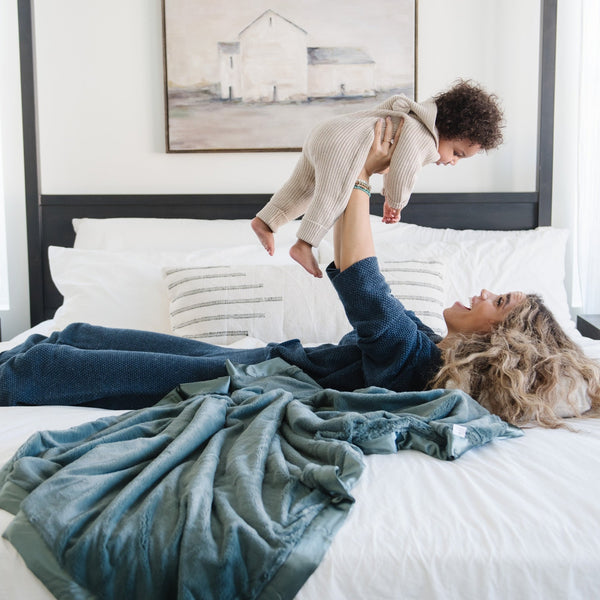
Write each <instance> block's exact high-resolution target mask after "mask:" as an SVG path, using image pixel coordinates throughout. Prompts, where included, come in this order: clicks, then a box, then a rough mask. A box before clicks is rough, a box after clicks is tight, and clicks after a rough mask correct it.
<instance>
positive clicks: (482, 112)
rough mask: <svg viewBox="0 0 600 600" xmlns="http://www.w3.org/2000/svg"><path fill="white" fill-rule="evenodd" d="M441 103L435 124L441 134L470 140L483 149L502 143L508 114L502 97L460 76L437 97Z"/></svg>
mask: <svg viewBox="0 0 600 600" xmlns="http://www.w3.org/2000/svg"><path fill="white" fill-rule="evenodd" d="M434 100H435V103H436V105H437V116H436V119H435V124H436V127H437V129H438V132H439V134H440V137H442V138H445V139H450V140H469V141H471V142H473V143H475V144H479V145H480V146H481V148H482V150H492V149H493V148H497V147H498V146H500V144H502V127H503V126H504V115H503V112H502V110H501V109H500V106H499V98H498V96H496V95H495V94H489V93H487V92H486V91H485V90H484V89H483V88H482V87H481V86H480V85H478V84H477V83H475V82H473V81H469V80H463V79H460V80H458V83H456V84H455V85H454V86H453V87H451V88H450V89H449V90H448V91H446V92H441V93H440V94H438V95H437V96H435V97H434Z"/></svg>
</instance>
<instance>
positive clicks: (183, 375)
mask: <svg viewBox="0 0 600 600" xmlns="http://www.w3.org/2000/svg"><path fill="white" fill-rule="evenodd" d="M78 345H79V346H82V347H78ZM90 346H91V347H90ZM171 350H173V352H171ZM267 352H268V350H267V349H266V348H258V349H252V350H242V349H239V350H237V349H230V348H223V347H220V346H214V345H212V344H204V343H201V342H195V341H193V340H184V339H182V338H175V337H173V336H164V335H161V334H151V333H149V332H138V331H132V330H112V329H106V328H95V327H91V326H69V327H67V328H66V329H65V330H64V331H63V332H59V333H58V334H53V335H51V336H49V337H48V338H43V337H41V336H40V337H37V338H36V339H31V338H30V339H29V340H27V342H24V343H23V344H22V345H21V346H20V347H19V348H18V349H15V351H14V352H11V354H10V356H8V357H7V358H6V359H5V357H4V354H3V355H2V356H1V358H2V359H3V362H2V364H0V405H2V406H14V405H16V404H28V405H40V404H67V405H75V404H93V405H95V406H106V407H111V408H139V407H141V406H149V405H151V404H154V403H155V402H157V401H158V400H160V398H162V397H163V396H164V395H165V394H166V393H168V392H169V391H170V390H172V389H173V388H174V387H176V386H177V385H178V384H180V383H186V382H192V381H203V380H207V379H214V378H215V377H220V376H222V375H225V374H226V370H225V364H224V363H225V359H227V358H229V359H230V360H232V361H234V362H237V363H246V364H251V363H252V364H253V363H257V362H261V361H262V360H265V359H266V358H267V357H268V356H267Z"/></svg>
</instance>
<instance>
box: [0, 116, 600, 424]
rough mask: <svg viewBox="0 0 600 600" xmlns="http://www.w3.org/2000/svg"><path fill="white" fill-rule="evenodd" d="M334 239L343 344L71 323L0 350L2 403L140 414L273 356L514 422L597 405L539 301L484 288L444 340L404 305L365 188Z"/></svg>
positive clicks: (349, 382)
mask: <svg viewBox="0 0 600 600" xmlns="http://www.w3.org/2000/svg"><path fill="white" fill-rule="evenodd" d="M381 134H382V125H381V124H378V125H377V128H376V135H375V141H374V143H373V147H372V148H371V151H370V153H369V156H368V158H367V161H366V163H365V166H364V168H363V170H362V172H361V173H360V175H359V178H360V179H363V180H368V179H369V177H370V176H371V175H372V174H373V173H376V172H381V171H383V170H384V169H385V168H386V167H387V165H388V164H389V161H390V158H391V155H392V152H393V147H392V148H390V144H389V143H386V142H385V141H382V135H381ZM334 244H335V258H334V263H332V264H331V265H330V266H329V268H328V269H327V273H328V276H329V277H330V279H331V282H332V284H333V286H334V287H335V289H336V291H337V293H338V295H339V297H340V300H341V302H342V304H343V305H344V308H345V311H346V314H347V316H348V319H349V321H350V323H351V324H352V326H353V328H354V329H353V331H352V332H351V333H349V334H347V335H346V336H345V337H344V338H343V339H342V340H341V341H340V343H339V344H325V345H321V346H317V347H311V348H304V347H303V346H302V345H301V344H300V342H299V341H298V340H290V341H287V342H284V343H277V344H276V343H273V344H268V345H267V346H266V347H264V348H256V349H250V350H242V349H231V348H226V347H221V346H213V345H211V344H206V343H203V342H198V341H194V340H189V339H184V338H179V337H174V336H168V335H163V334H157V333H151V332H145V331H137V330H123V329H107V328H102V327H94V326H91V325H87V324H74V325H70V326H68V327H67V328H66V329H64V330H63V331H62V332H56V333H54V334H52V335H51V336H50V337H48V338H45V337H43V336H40V335H34V336H31V337H30V338H29V339H28V340H27V341H26V342H24V343H23V344H21V345H20V346H18V347H16V348H13V349H11V350H8V351H6V352H4V353H3V354H0V405H4V406H7V405H8V406H11V405H16V404H28V405H39V404H87V405H93V406H98V407H107V408H140V407H142V406H148V405H151V404H153V403H155V402H156V401H158V400H159V399H160V398H162V397H163V396H164V395H165V394H166V393H167V392H169V391H170V390H171V389H173V388H174V387H176V386H177V385H178V384H179V383H184V382H191V381H200V380H207V379H213V378H215V377H219V376H222V375H225V374H226V370H225V365H224V362H225V360H226V359H230V360H231V361H232V362H235V363H242V364H255V363H258V362H262V361H264V360H267V359H270V358H274V357H281V358H283V359H284V360H285V361H287V362H288V363H290V364H292V365H296V366H298V367H300V368H301V369H302V370H303V371H305V372H306V373H307V374H308V375H309V376H311V377H312V378H313V379H315V380H316V381H317V382H318V383H319V384H320V385H322V386H323V387H326V388H334V389H339V390H349V391H351V390H355V389H359V388H364V387H367V386H379V387H384V388H388V389H391V390H394V391H409V390H423V389H426V388H428V387H436V388H441V387H459V388H461V389H463V390H465V391H466V392H468V393H469V394H471V396H473V397H474V398H475V399H477V400H478V401H479V402H480V403H481V404H483V405H484V406H485V407H486V408H488V409H489V410H490V411H491V412H494V413H496V414H498V415H499V416H500V417H502V418H503V419H505V420H506V421H508V422H510V423H512V424H517V425H523V424H527V423H530V422H537V423H538V424H541V425H544V426H550V427H552V426H556V425H559V424H560V419H559V417H560V416H567V414H570V415H577V414H579V413H580V412H583V411H585V410H587V409H588V408H589V407H590V404H595V405H597V404H600V385H599V382H600V377H599V371H598V367H597V365H595V363H593V362H592V361H591V360H589V359H588V358H586V357H585V355H584V354H583V352H582V351H581V350H579V348H578V347H577V346H576V345H575V344H574V343H573V342H572V341H571V340H570V339H569V338H568V337H567V336H566V335H565V333H564V332H563V331H562V330H561V328H560V326H559V325H558V324H557V322H556V321H555V319H554V318H553V316H552V314H551V313H550V311H549V310H548V309H547V308H546V307H545V306H544V304H543V303H542V302H541V300H540V298H539V297H537V296H535V295H525V294H523V293H521V292H510V293H506V294H502V295H496V294H493V293H491V292H488V291H487V290H482V291H481V293H480V294H479V295H478V296H474V297H473V298H472V300H471V306H470V307H465V306H462V305H461V304H459V303H455V304H454V305H453V306H452V307H450V308H447V309H446V310H445V311H444V319H445V321H446V324H447V328H448V335H447V336H446V337H445V338H444V339H441V338H440V337H439V336H437V335H436V334H435V333H434V332H433V331H432V330H431V329H430V328H429V327H427V326H426V325H424V324H423V323H422V322H421V321H420V320H419V319H418V318H417V317H416V316H415V315H414V313H412V312H411V311H408V310H406V309H405V308H404V306H403V305H402V304H401V303H400V301H398V300H397V299H396V298H395V297H394V296H392V294H391V293H390V290H389V287H388V285H387V283H386V282H385V279H384V278H383V276H382V274H381V272H380V270H379V265H378V262H377V258H376V257H375V250H374V245H373V238H372V234H371V228H370V222H369V196H368V195H367V194H366V193H365V192H364V191H362V190H359V189H355V190H353V192H352V194H351V196H350V199H349V203H348V207H347V209H346V211H345V213H344V215H343V216H342V217H341V218H340V219H339V220H338V222H337V223H336V226H335V230H334ZM324 310H326V307H324ZM586 391H587V393H586ZM571 392H572V393H571ZM567 395H570V399H569V401H568V402H567V403H566V404H567V406H566V409H565V398H566V397H567ZM590 398H591V401H590ZM559 405H560V408H559Z"/></svg>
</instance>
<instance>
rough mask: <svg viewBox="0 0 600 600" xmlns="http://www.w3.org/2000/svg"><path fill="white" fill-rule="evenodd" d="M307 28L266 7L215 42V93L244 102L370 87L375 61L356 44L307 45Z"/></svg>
mask: <svg viewBox="0 0 600 600" xmlns="http://www.w3.org/2000/svg"><path fill="white" fill-rule="evenodd" d="M307 36H308V34H307V32H306V31H305V30H304V29H302V28H301V27H298V26H297V25H295V24H294V23H292V22H291V21H289V20H288V19H286V18H284V17H282V16H281V15H279V14H277V13H276V12H275V11H273V10H267V11H265V12H264V13H263V14H262V15H260V16H259V17H258V18H257V19H255V20H254V21H253V22H252V23H250V25H248V26H247V27H246V28H245V29H243V30H242V31H241V32H240V33H239V35H238V41H236V42H219V45H218V51H219V61H220V63H219V70H220V82H219V83H220V89H221V92H220V95H221V98H222V99H227V100H234V99H235V100H242V101H243V102H284V101H302V100H306V99H307V98H318V97H328V96H343V95H371V94H373V93H374V84H373V82H374V64H375V63H374V61H373V60H372V59H371V58H370V57H369V56H368V55H367V54H366V53H365V52H364V51H363V50H361V49H359V48H336V47H327V48H318V47H317V48H314V47H312V48H309V47H307Z"/></svg>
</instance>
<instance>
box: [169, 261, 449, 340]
mask: <svg viewBox="0 0 600 600" xmlns="http://www.w3.org/2000/svg"><path fill="white" fill-rule="evenodd" d="M443 267H444V265H443V263H442V262H440V261H431V260H405V261H384V262H382V263H381V269H382V272H383V274H384V276H385V277H386V280H387V281H388V283H389V285H390V288H391V290H392V293H393V294H394V295H395V296H396V297H397V298H399V299H400V300H401V302H402V303H403V304H404V305H405V306H406V307H407V308H409V309H411V310H413V311H415V313H416V314H417V316H418V317H419V318H420V319H421V320H422V321H423V322H424V323H425V324H426V325H429V326H430V327H431V328H432V329H434V331H436V332H438V333H440V334H443V333H444V331H443V330H444V321H443V318H442V308H443V298H444V273H443ZM163 277H164V280H165V283H166V285H167V291H168V295H169V300H170V317H171V327H172V330H173V333H174V334H175V335H180V336H183V337H187V338H191V339H196V340H201V341H205V342H210V343H213V344H221V345H223V344H231V343H233V342H237V341H239V340H241V339H243V338H244V337H252V338H258V339H259V340H262V341H263V342H281V341H284V340H288V339H291V338H299V339H300V340H301V341H302V342H303V343H305V344H314V343H321V342H337V341H339V340H340V338H341V337H342V336H343V335H344V334H345V333H347V332H348V331H350V329H351V328H350V324H349V323H348V320H347V319H346V315H345V313H344V310H343V308H342V305H341V303H340V300H339V298H338V297H337V294H336V292H335V290H334V289H333V286H332V285H331V283H330V282H329V279H328V278H327V277H323V278H322V279H317V278H315V277H311V276H310V275H308V274H307V273H306V271H305V270H304V269H303V268H302V267H300V266H299V265H295V264H289V265H231V266H212V267H188V266H185V267H170V268H166V269H164V270H163Z"/></svg>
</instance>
